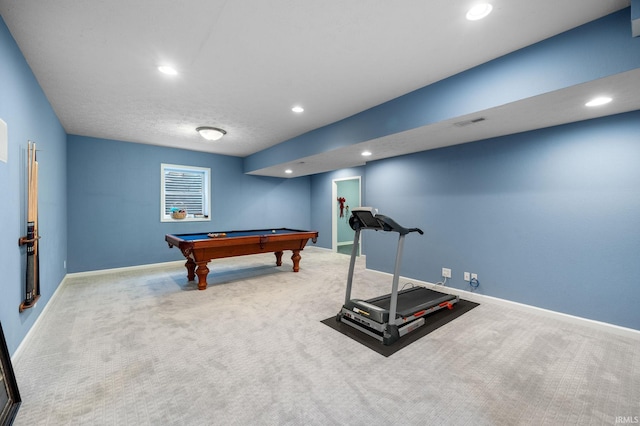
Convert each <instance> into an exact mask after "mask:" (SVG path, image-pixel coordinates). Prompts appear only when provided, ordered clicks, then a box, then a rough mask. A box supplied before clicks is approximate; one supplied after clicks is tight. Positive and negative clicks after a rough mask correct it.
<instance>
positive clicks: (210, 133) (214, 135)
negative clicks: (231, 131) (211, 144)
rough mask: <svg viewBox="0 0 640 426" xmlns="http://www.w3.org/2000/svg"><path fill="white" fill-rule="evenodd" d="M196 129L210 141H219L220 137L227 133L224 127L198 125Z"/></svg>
mask: <svg viewBox="0 0 640 426" xmlns="http://www.w3.org/2000/svg"><path fill="white" fill-rule="evenodd" d="M196 131H197V132H198V133H200V136H202V137H203V138H205V139H206V140H208V141H217V140H218V139H220V138H221V137H223V136H224V135H226V134H227V132H226V131H224V130H222V129H218V128H217V127H206V126H204V127H198V128H197V129H196Z"/></svg>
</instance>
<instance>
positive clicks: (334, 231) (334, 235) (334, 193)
mask: <svg viewBox="0 0 640 426" xmlns="http://www.w3.org/2000/svg"><path fill="white" fill-rule="evenodd" d="M356 179H357V180H358V197H359V198H360V199H359V200H358V202H359V203H362V179H361V177H360V176H351V177H346V178H340V179H333V180H332V181H331V251H333V252H336V251H338V217H337V215H336V214H335V213H336V208H335V206H336V202H337V199H338V182H340V181H344V180H356ZM353 207H360V206H359V205H358V206H353Z"/></svg>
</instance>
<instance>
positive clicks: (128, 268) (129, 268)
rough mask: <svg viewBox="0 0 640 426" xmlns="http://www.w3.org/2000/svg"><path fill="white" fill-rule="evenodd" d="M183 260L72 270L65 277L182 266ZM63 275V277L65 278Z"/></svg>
mask: <svg viewBox="0 0 640 426" xmlns="http://www.w3.org/2000/svg"><path fill="white" fill-rule="evenodd" d="M184 263H185V260H184V259H183V260H172V261H171V262H161V263H150V264H147V265H135V266H123V267H121V268H111V269H98V270H95V271H85V272H73V273H70V274H67V275H66V277H69V278H73V277H89V276H93V275H103V274H109V273H113V272H126V271H136V270H141V269H152V268H161V267H163V266H175V265H182V266H184ZM66 277H65V278H66Z"/></svg>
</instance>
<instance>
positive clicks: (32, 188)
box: [18, 141, 40, 312]
mask: <svg viewBox="0 0 640 426" xmlns="http://www.w3.org/2000/svg"><path fill="white" fill-rule="evenodd" d="M39 239H40V234H39V231H38V161H37V160H36V144H35V142H31V141H29V143H28V147H27V235H26V236H24V237H20V239H19V240H18V245H20V246H23V245H26V246H27V271H26V282H25V297H24V301H23V302H22V303H21V304H20V312H22V311H24V310H25V309H29V308H32V307H34V306H35V305H36V302H37V301H38V299H39V298H40V261H39V256H40V250H39V244H38V240H39Z"/></svg>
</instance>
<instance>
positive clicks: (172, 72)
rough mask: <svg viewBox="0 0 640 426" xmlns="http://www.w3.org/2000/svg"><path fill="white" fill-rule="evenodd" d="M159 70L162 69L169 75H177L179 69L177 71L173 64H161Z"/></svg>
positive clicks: (161, 70) (162, 71)
mask: <svg viewBox="0 0 640 426" xmlns="http://www.w3.org/2000/svg"><path fill="white" fill-rule="evenodd" d="M158 71H160V72H161V73H163V74H167V75H177V74H178V71H176V69H175V68H173V67H172V66H169V65H160V66H159V67H158Z"/></svg>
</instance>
